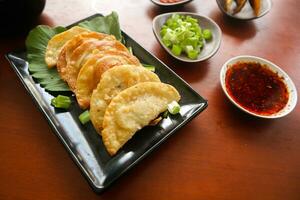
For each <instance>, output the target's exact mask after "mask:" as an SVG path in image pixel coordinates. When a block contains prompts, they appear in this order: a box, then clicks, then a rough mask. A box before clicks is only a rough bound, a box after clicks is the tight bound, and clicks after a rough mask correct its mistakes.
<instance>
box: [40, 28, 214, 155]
mask: <svg viewBox="0 0 300 200" xmlns="http://www.w3.org/2000/svg"><path fill="white" fill-rule="evenodd" d="M74 29H75V30H76V28H74ZM79 29H80V30H81V28H79ZM71 35H72V37H71ZM205 37H207V38H208V37H210V35H209V34H207V35H206V36H205ZM55 38H57V39H55ZM53 41H61V43H59V44H55V45H53V44H52V43H53ZM49 43H51V44H48V46H54V47H55V48H57V49H59V53H58V58H57V62H56V65H57V71H58V72H59V73H58V74H59V75H60V78H61V79H62V80H64V81H66V82H67V84H68V86H69V87H70V89H71V91H73V92H74V93H75V96H76V99H77V102H78V104H79V106H80V107H81V108H82V109H87V108H89V107H90V111H89V110H86V111H84V112H83V113H81V114H80V116H79V121H80V122H81V123H82V124H86V123H87V122H88V121H90V120H91V121H92V124H93V126H94V127H95V129H96V130H97V132H98V133H99V134H100V135H103V132H102V131H104V132H105V134H104V136H103V141H104V143H105V147H106V148H107V150H108V152H109V154H111V155H114V154H115V153H116V152H117V151H118V150H119V149H120V148H121V147H122V146H123V145H124V144H125V143H126V142H127V141H128V140H129V139H130V138H131V137H132V136H133V134H134V133H135V132H136V131H137V130H139V129H141V128H142V127H144V126H147V125H156V124H157V123H159V121H160V120H161V119H162V118H161V117H160V116H159V114H160V113H162V112H164V111H166V110H169V111H170V113H171V114H176V113H178V112H179V109H180V106H179V105H178V103H177V102H178V101H179V99H180V95H179V93H178V91H177V90H176V89H175V88H174V87H173V86H171V85H168V84H164V83H161V82H160V79H159V77H158V76H157V75H156V74H155V73H154V71H155V67H154V66H151V65H146V67H144V66H143V65H142V64H141V63H140V61H139V60H138V59H137V58H136V57H135V56H134V55H133V54H132V51H129V50H128V48H127V47H125V46H124V45H123V44H122V43H121V42H120V41H118V40H117V39H116V38H115V37H114V36H112V35H108V34H103V33H97V32H93V31H86V32H84V31H83V33H78V34H75V33H74V31H71V29H70V30H67V31H65V32H61V33H59V34H58V35H56V36H54V37H53V38H52V39H50V40H49ZM59 45H61V47H59V48H58V46H59ZM51 48H53V47H51ZM45 56H47V55H45ZM54 70H55V69H54ZM54 72H56V71H54ZM54 72H53V73H54ZM141 83H145V84H141ZM153 83H158V84H153ZM135 85H138V86H137V87H136V86H135ZM51 103H52V105H53V106H54V107H56V108H64V109H67V108H69V106H70V104H71V100H70V98H69V97H66V96H62V95H58V96H57V97H56V98H54V99H52V101H51ZM169 103H171V104H170V105H168V104H169ZM143 111H144V113H142V112H143ZM120 112H123V113H122V114H121V115H120ZM125 118H127V119H125ZM110 120H112V121H111V122H110ZM127 120H128V124H126V123H127ZM111 131H113V132H111ZM114 131H116V132H114ZM120 134H121V135H120ZM116 144H117V145H116Z"/></svg>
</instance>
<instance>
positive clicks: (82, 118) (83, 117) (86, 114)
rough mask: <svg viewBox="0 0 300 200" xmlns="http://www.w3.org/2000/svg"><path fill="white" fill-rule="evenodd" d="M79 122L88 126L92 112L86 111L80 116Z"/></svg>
mask: <svg viewBox="0 0 300 200" xmlns="http://www.w3.org/2000/svg"><path fill="white" fill-rule="evenodd" d="M79 120H80V122H81V123H82V124H86V123H87V122H88V121H90V112H89V110H86V111H84V112H83V113H81V114H80V115H79Z"/></svg>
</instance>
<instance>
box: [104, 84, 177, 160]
mask: <svg viewBox="0 0 300 200" xmlns="http://www.w3.org/2000/svg"><path fill="white" fill-rule="evenodd" d="M179 100H180V95H179V93H178V92H177V90H176V89H175V88H174V87H173V86H171V85H168V84H165V83H161V82H144V83H138V84H136V85H134V86H132V87H130V88H127V89H125V90H123V91H122V92H120V93H119V94H118V95H117V96H115V97H114V98H113V99H112V101H111V102H110V104H109V105H108V107H107V109H106V111H105V114H104V118H103V130H102V139H103V142H104V145H105V147H106V149H107V151H108V152H109V154H110V155H114V154H115V153H116V152H117V151H118V150H119V149H120V148H121V147H122V146H123V145H124V144H125V143H126V142H127V141H128V140H129V139H130V138H131V137H132V136H133V135H134V134H135V133H136V132H137V131H138V130H140V129H141V128H143V127H144V126H147V125H148V124H149V123H150V122H151V121H152V120H154V119H155V118H156V117H157V116H158V115H159V114H160V113H162V112H164V111H165V110H167V107H168V104H169V103H171V102H172V101H176V102H178V101H179Z"/></svg>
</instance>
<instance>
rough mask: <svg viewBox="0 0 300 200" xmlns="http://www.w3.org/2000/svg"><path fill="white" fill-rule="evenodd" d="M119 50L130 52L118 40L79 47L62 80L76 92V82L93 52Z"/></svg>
mask: <svg viewBox="0 0 300 200" xmlns="http://www.w3.org/2000/svg"><path fill="white" fill-rule="evenodd" d="M112 49H115V50H119V51H126V52H129V51H128V49H127V48H126V47H125V46H124V45H123V44H122V43H121V42H119V41H117V40H106V39H105V38H104V39H102V40H88V41H85V42H83V43H82V44H81V45H80V46H78V47H77V48H76V49H75V50H74V51H73V53H72V55H71V57H70V61H69V62H68V63H67V66H66V70H65V73H61V74H60V75H61V78H62V79H63V80H65V81H66V82H67V83H68V85H69V87H70V89H71V90H72V91H75V88H76V80H77V76H78V73H79V71H80V69H81V67H82V66H83V65H84V64H85V62H86V61H87V60H88V59H89V58H90V57H91V56H92V55H93V51H99V52H100V53H101V52H104V51H107V50H112Z"/></svg>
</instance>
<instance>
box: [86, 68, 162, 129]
mask: <svg viewBox="0 0 300 200" xmlns="http://www.w3.org/2000/svg"><path fill="white" fill-rule="evenodd" d="M141 82H160V80H159V78H158V76H157V75H156V74H155V73H153V72H151V71H149V70H147V69H146V68H144V67H142V66H141V67H134V66H132V65H122V66H116V67H113V68H111V69H109V70H107V71H106V72H104V74H103V75H102V78H101V80H100V82H99V83H98V86H97V88H96V89H95V90H94V91H93V94H92V97H91V101H90V118H91V121H92V123H93V125H94V127H95V128H96V130H97V132H98V133H99V134H101V129H102V123H103V117H104V113H105V110H106V108H107V106H108V105H109V103H110V101H111V100H112V99H113V98H114V97H115V96H116V95H117V94H119V93H120V92H121V91H123V90H125V89H126V88H129V87H131V86H133V85H135V84H137V83H141Z"/></svg>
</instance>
